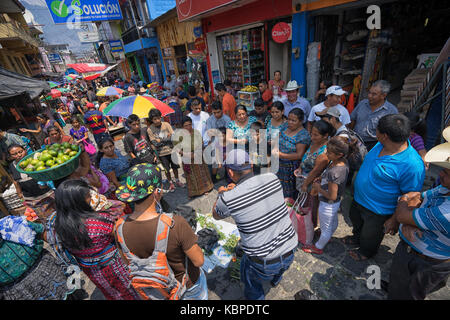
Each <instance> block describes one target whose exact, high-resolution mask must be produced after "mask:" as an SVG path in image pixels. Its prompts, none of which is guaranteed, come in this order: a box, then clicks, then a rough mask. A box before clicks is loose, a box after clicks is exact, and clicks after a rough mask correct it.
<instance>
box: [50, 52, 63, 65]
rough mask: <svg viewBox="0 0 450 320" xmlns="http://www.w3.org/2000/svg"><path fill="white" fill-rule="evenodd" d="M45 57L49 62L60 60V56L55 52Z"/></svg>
mask: <svg viewBox="0 0 450 320" xmlns="http://www.w3.org/2000/svg"><path fill="white" fill-rule="evenodd" d="M47 57H48V61H50V63H59V62H62V59H61V56H60V55H59V54H57V53H49V54H48V55H47Z"/></svg>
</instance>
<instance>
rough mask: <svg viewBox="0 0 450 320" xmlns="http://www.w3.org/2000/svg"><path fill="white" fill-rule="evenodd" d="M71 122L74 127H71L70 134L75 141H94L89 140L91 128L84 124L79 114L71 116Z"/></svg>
mask: <svg viewBox="0 0 450 320" xmlns="http://www.w3.org/2000/svg"><path fill="white" fill-rule="evenodd" d="M70 124H71V125H72V128H71V129H70V132H69V134H70V136H71V137H72V138H73V141H74V143H77V144H78V143H80V142H82V141H86V142H87V143H92V142H91V141H90V140H89V130H88V129H87V128H86V127H85V126H82V125H81V123H80V120H79V118H78V116H72V117H71V118H70Z"/></svg>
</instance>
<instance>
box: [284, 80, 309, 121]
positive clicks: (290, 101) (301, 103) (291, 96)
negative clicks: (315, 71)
mask: <svg viewBox="0 0 450 320" xmlns="http://www.w3.org/2000/svg"><path fill="white" fill-rule="evenodd" d="M300 88H301V86H299V85H297V81H295V80H293V81H289V82H288V84H287V86H286V88H285V89H284V91H286V94H287V97H286V98H283V99H282V100H281V102H282V103H283V105H284V115H285V116H286V118H287V117H288V115H289V112H291V110H292V109H295V108H300V109H302V110H303V113H304V114H305V120H304V122H305V123H306V122H307V121H308V117H309V112H310V111H311V104H310V103H309V102H308V100H306V99H305V98H302V97H300V96H299V95H298V93H299V89H300Z"/></svg>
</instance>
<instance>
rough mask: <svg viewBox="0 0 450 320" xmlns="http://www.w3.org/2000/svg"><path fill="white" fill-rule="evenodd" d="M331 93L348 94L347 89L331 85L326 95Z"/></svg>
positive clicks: (337, 94)
mask: <svg viewBox="0 0 450 320" xmlns="http://www.w3.org/2000/svg"><path fill="white" fill-rule="evenodd" d="M329 94H334V95H336V96H342V95H343V94H347V91H344V90H342V88H341V87H340V86H331V87H329V88H328V89H327V91H326V92H325V97H326V96H327V95H329Z"/></svg>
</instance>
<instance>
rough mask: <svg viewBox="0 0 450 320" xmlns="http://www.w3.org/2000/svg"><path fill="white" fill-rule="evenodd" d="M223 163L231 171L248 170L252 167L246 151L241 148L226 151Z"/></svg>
mask: <svg viewBox="0 0 450 320" xmlns="http://www.w3.org/2000/svg"><path fill="white" fill-rule="evenodd" d="M224 164H225V167H227V168H230V169H231V170H233V171H243V170H248V169H250V168H251V167H252V166H251V164H250V157H249V155H248V153H247V152H245V151H244V150H242V149H233V150H231V151H230V152H228V154H227V158H226V160H225V163H224Z"/></svg>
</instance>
